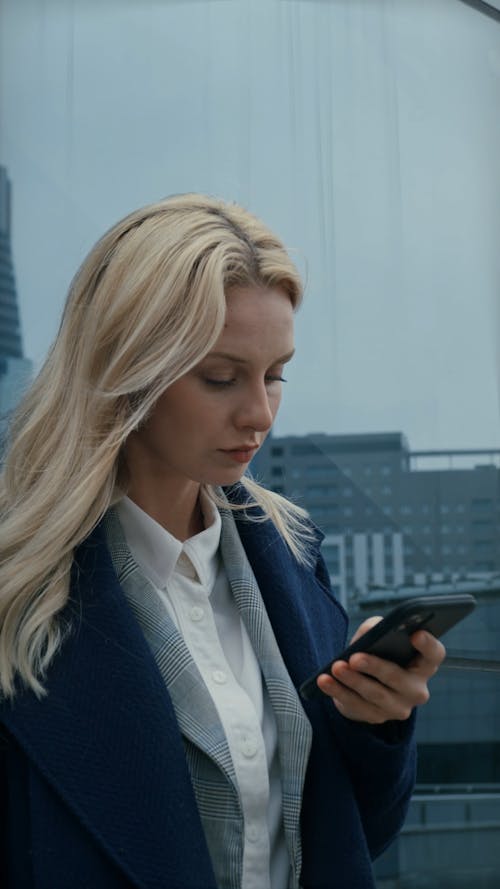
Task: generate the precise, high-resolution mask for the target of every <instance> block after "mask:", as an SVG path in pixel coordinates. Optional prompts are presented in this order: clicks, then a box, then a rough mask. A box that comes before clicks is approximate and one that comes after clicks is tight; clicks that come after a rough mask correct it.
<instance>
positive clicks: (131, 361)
mask: <svg viewBox="0 0 500 889" xmlns="http://www.w3.org/2000/svg"><path fill="white" fill-rule="evenodd" d="M248 285H260V286H265V287H279V288H281V289H282V290H284V291H285V292H286V293H287V294H288V296H289V297H290V300H291V302H292V305H293V307H294V308H296V307H297V306H298V305H299V303H300V300H301V296H302V288H301V281H300V277H299V275H298V273H297V270H296V268H295V266H294V264H293V263H292V261H291V259H290V257H289V256H288V254H287V252H286V250H285V248H284V246H283V244H282V243H281V242H280V240H279V239H278V238H277V237H276V236H275V235H274V234H273V233H272V232H271V231H269V230H268V228H266V227H265V226H264V225H263V224H262V223H261V222H260V221H259V220H258V219H257V218H255V217H254V216H253V215H251V214H250V213H248V212H247V211H246V210H244V209H242V208H241V207H238V206H236V205H234V204H227V203H225V202H222V201H220V200H216V199H213V198H209V197H205V196H203V195H196V194H190V195H180V196H175V197H170V198H167V199H165V200H163V201H161V202H159V203H157V204H153V205H150V206H147V207H145V208H143V209H140V210H137V211H136V212H134V213H131V214H130V215H129V216H127V217H126V218H125V219H124V220H122V221H121V222H119V223H118V224H117V225H115V226H114V227H113V228H111V229H110V230H109V231H108V232H107V233H106V234H105V235H104V237H103V238H102V239H101V240H100V241H99V242H98V243H97V244H96V245H95V247H94V248H93V249H92V250H91V252H90V254H89V255H88V257H87V258H86V259H85V261H84V262H83V264H82V266H81V268H80V269H79V271H78V272H77V274H76V276H75V278H74V280H73V282H72V284H71V287H70V290H69V294H68V298H67V302H66V306H65V309H64V312H63V316H62V321H61V325H60V329H59V332H58V335H57V337H56V340H55V342H54V344H53V346H52V348H51V350H50V351H49V354H48V356H47V359H46V361H45V364H44V366H43V367H42V369H41V371H40V373H39V374H38V376H37V378H36V380H35V381H34V383H33V384H32V386H31V388H30V390H29V391H28V393H27V394H26V396H25V397H24V399H23V401H22V402H21V404H20V406H19V408H18V410H17V411H16V413H15V416H14V417H13V419H12V422H11V427H10V434H9V442H8V447H7V451H6V454H5V455H4V464H3V470H2V474H1V477H0V514H1V516H2V518H1V524H0V694H2V695H4V696H6V697H13V696H14V694H15V691H16V688H17V685H18V683H17V681H16V680H17V679H19V680H20V681H21V684H22V685H24V686H25V687H27V688H30V689H31V690H33V691H34V692H35V694H37V695H38V696H42V695H43V694H44V693H45V692H44V688H43V684H42V683H43V680H44V678H45V677H46V672H47V668H48V666H49V664H50V662H51V660H52V658H53V657H54V655H55V653H56V652H57V650H58V648H59V646H60V645H61V642H62V639H63V637H64V631H63V629H62V626H61V621H60V620H58V615H59V613H60V612H61V609H63V607H64V605H65V604H66V602H67V599H68V595H69V580H70V569H71V564H72V560H73V553H74V549H75V547H77V546H78V544H80V543H81V542H82V541H83V540H84V539H85V538H86V537H87V536H88V535H89V533H90V532H91V531H92V529H93V528H94V527H95V526H96V525H97V524H98V522H99V521H100V520H101V518H102V517H103V515H104V513H105V512H106V510H107V509H108V508H109V507H110V506H111V505H112V504H113V503H115V502H116V501H117V500H119V498H120V497H121V496H123V494H124V492H125V491H126V477H125V475H124V467H123V460H122V459H121V452H122V448H123V444H124V442H125V441H126V439H127V436H128V435H129V434H130V433H131V432H132V430H134V429H135V428H137V426H138V425H140V424H141V423H143V422H144V420H145V418H146V417H147V416H148V414H149V412H150V411H151V410H152V409H153V407H154V405H155V402H156V401H157V399H158V397H159V396H160V395H161V393H162V392H164V390H165V389H166V388H167V386H169V385H170V384H171V383H173V382H175V380H177V379H179V377H181V376H182V375H183V374H185V373H187V372H188V371H189V370H190V369H191V368H192V367H194V366H195V365H196V364H197V363H198V362H199V361H200V360H202V358H203V357H204V356H205V355H206V354H207V352H209V351H210V349H211V348H212V347H213V345H214V344H215V342H216V340H217V339H218V337H219V334H220V333H221V331H222V328H223V324H224V318H225V310H226V299H225V295H226V293H228V291H229V290H230V288H232V287H236V286H248ZM242 483H243V485H244V486H245V487H246V489H247V491H248V494H249V496H250V498H251V501H252V502H253V503H255V504H257V505H258V506H260V507H261V515H263V517H264V519H265V520H271V521H273V522H274V523H275V524H276V526H277V528H278V529H279V531H280V533H281V535H282V536H283V538H284V539H285V541H286V542H287V543H288V545H289V547H290V549H291V551H292V553H293V554H294V555H295V557H296V558H297V559H299V560H300V561H307V550H308V547H307V539H308V537H309V538H310V536H311V534H310V531H309V532H308V528H307V523H306V521H305V515H306V514H305V512H304V511H303V510H302V509H300V508H299V507H298V506H296V505H294V504H291V503H289V502H288V501H286V500H285V499H284V498H282V497H280V496H278V495H277V494H273V493H272V492H269V491H267V490H265V489H264V488H263V487H261V486H260V485H259V484H257V482H255V481H253V480H252V479H251V478H249V477H244V478H243V479H242ZM207 490H208V493H209V494H210V495H211V496H213V497H214V499H217V495H216V493H215V491H214V490H211V489H210V488H207Z"/></svg>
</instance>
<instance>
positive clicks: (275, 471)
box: [271, 466, 283, 476]
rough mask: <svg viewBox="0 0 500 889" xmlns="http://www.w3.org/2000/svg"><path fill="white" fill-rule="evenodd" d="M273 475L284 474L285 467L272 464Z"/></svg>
mask: <svg viewBox="0 0 500 889" xmlns="http://www.w3.org/2000/svg"><path fill="white" fill-rule="evenodd" d="M271 475H273V476H277V475H283V467H282V466H272V467H271Z"/></svg>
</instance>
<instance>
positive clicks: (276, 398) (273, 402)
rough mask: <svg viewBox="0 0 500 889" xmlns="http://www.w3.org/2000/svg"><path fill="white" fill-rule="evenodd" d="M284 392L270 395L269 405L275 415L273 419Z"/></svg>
mask: <svg viewBox="0 0 500 889" xmlns="http://www.w3.org/2000/svg"><path fill="white" fill-rule="evenodd" d="M282 394H283V393H282V392H277V393H276V395H271V396H270V397H269V407H270V408H271V413H272V415H273V419H274V417H275V416H276V414H277V413H278V408H279V406H280V404H281V397H282Z"/></svg>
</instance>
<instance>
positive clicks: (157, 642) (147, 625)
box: [103, 510, 237, 792]
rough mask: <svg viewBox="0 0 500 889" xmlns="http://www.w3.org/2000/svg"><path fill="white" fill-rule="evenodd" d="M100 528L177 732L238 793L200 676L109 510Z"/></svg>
mask: <svg viewBox="0 0 500 889" xmlns="http://www.w3.org/2000/svg"><path fill="white" fill-rule="evenodd" d="M103 524H104V530H105V534H106V539H107V543H108V547H109V551H110V554H111V559H112V562H113V565H114V567H115V571H116V573H117V575H118V581H119V583H120V586H121V587H122V589H123V591H124V592H125V595H126V597H127V601H128V603H129V605H130V607H131V608H132V611H133V612H134V614H135V616H136V618H137V620H138V622H139V624H140V626H141V627H142V629H143V632H144V636H145V638H146V641H147V643H148V645H149V648H150V650H151V652H152V654H153V657H154V659H155V662H156V664H157V667H158V669H159V671H160V673H161V675H162V677H163V680H164V682H165V684H166V686H167V688H168V693H169V695H170V698H171V700H172V703H173V705H174V710H175V714H176V717H177V722H178V724H179V727H180V730H181V732H182V734H183V735H184V737H186V738H188V739H189V740H190V741H191V742H192V743H193V744H195V745H196V746H197V747H199V748H200V749H201V750H203V752H204V753H206V754H207V756H209V757H210V758H211V759H213V760H214V762H215V763H216V764H217V766H218V767H219V768H220V769H221V770H222V771H223V772H224V774H225V775H226V777H227V778H228V780H229V781H230V782H231V784H232V785H233V787H234V788H235V792H237V790H236V785H237V781H236V774H235V771H234V766H233V761H232V759H231V754H230V752H229V746H228V743H227V740H226V736H225V734H224V729H223V727H222V723H221V721H220V719H219V716H218V713H217V710H216V708H215V705H214V703H213V701H212V698H211V697H210V693H209V692H208V689H207V687H206V685H205V683H204V681H203V679H202V676H201V674H200V671H199V670H198V667H197V666H196V664H195V662H194V660H193V658H192V656H191V653H190V652H189V649H188V647H187V645H186V643H185V642H184V640H183V638H182V636H181V634H180V633H179V631H178V629H177V627H176V626H175V624H174V622H173V620H172V619H171V618H170V616H169V615H168V614H167V612H166V609H165V606H164V605H163V603H162V602H161V600H160V597H159V596H158V593H157V592H156V590H155V589H154V587H153V585H152V584H151V583H150V581H149V580H148V578H147V577H145V575H144V574H143V572H142V571H141V569H140V568H139V566H138V565H137V563H136V562H135V560H134V558H133V556H132V555H131V553H130V550H129V548H128V546H127V542H126V540H125V536H124V533H123V530H122V527H121V525H120V520H119V519H118V516H117V515H116V513H115V512H114V511H113V510H110V511H109V512H108V513H107V515H106V518H105V520H104V522H103Z"/></svg>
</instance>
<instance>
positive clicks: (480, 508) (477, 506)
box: [471, 497, 493, 512]
mask: <svg viewBox="0 0 500 889" xmlns="http://www.w3.org/2000/svg"><path fill="white" fill-rule="evenodd" d="M471 508H472V512H489V511H490V510H491V509H492V508H493V500H491V499H490V498H488V497H477V498H476V499H475V500H473V501H472V503H471Z"/></svg>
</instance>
